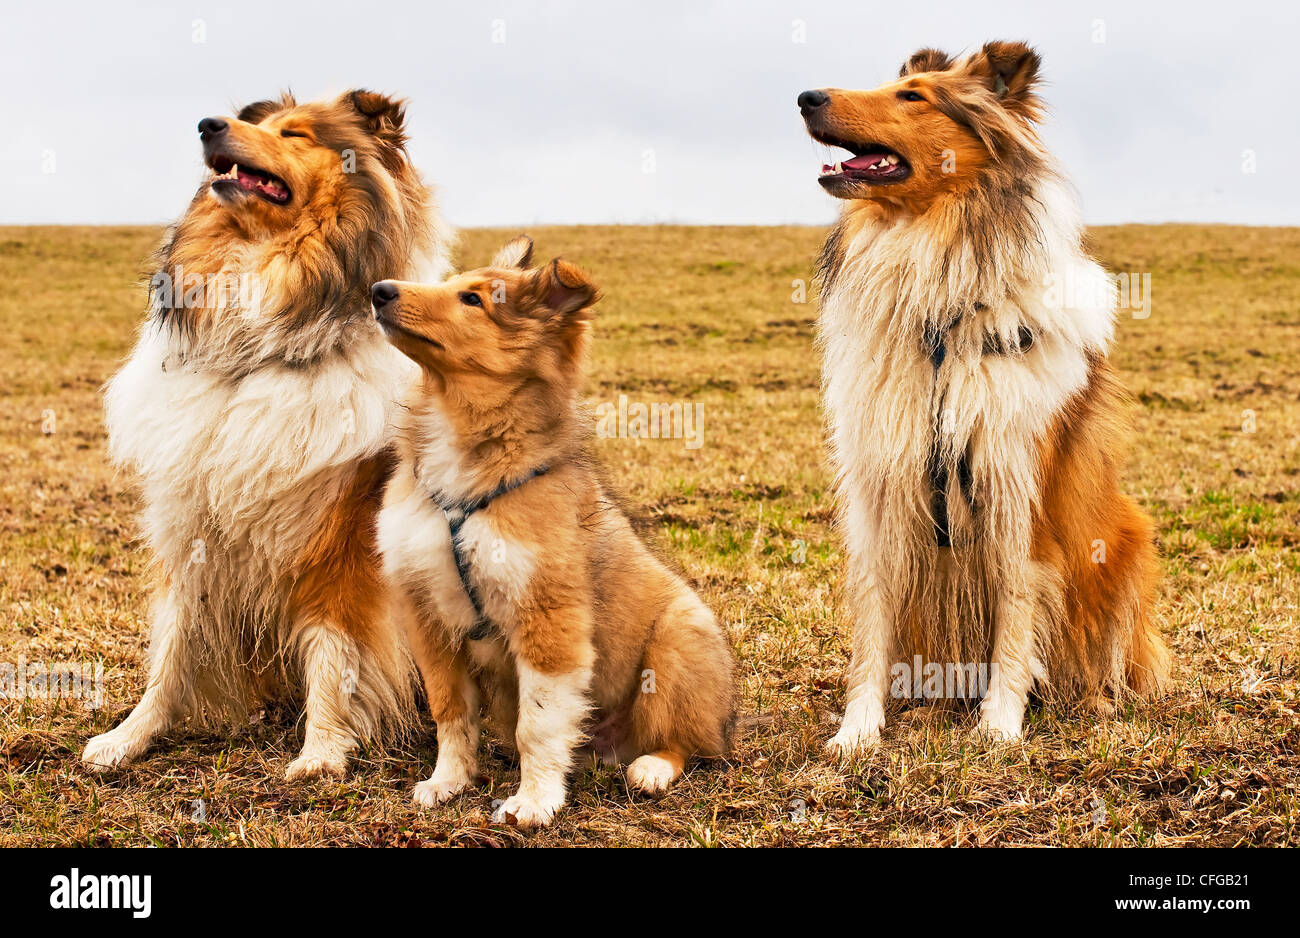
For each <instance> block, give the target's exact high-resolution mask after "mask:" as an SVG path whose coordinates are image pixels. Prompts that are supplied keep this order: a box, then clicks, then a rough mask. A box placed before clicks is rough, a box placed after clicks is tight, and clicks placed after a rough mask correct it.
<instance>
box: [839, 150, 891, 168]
mask: <svg viewBox="0 0 1300 938" xmlns="http://www.w3.org/2000/svg"><path fill="white" fill-rule="evenodd" d="M886 155H887V154H885V153H863V154H862V155H861V156H855V157H853V159H851V160H845V161H844V162H843V163H841V164H840V165H841V166H843V167H844V168H845V169H867V168H868V167H870V166H872V165H874V164H876V163H879V162H880V158H881V157H883V156H886Z"/></svg>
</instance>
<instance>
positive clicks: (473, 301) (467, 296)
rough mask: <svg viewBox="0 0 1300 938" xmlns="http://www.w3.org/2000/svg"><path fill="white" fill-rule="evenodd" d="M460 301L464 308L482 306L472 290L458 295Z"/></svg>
mask: <svg viewBox="0 0 1300 938" xmlns="http://www.w3.org/2000/svg"><path fill="white" fill-rule="evenodd" d="M460 301H461V302H462V303H464V304H465V305H466V306H482V305H483V300H482V299H480V298H479V295H478V294H477V293H475V292H473V291H472V290H464V291H462V292H461V294H460Z"/></svg>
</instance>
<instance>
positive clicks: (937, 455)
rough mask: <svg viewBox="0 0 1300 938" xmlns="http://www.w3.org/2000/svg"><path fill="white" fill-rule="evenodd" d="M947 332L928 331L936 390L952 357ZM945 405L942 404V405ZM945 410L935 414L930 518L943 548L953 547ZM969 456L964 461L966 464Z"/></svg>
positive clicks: (931, 453) (936, 541)
mask: <svg viewBox="0 0 1300 938" xmlns="http://www.w3.org/2000/svg"><path fill="white" fill-rule="evenodd" d="M955 324H956V323H955V322H954V323H952V324H950V325H949V326H948V327H947V328H946V329H944V330H942V331H940V330H938V329H932V330H927V333H928V334H927V336H926V344H927V345H928V346H929V352H930V366H931V368H933V369H934V388H935V391H936V392H937V391H938V388H939V369H940V368H941V367H942V366H943V360H944V359H945V358H947V357H948V331H949V330H950V329H951V328H952V327H953V325H955ZM939 403H940V404H942V401H940V402H939ZM942 420H943V408H942V406H940V407H939V408H938V412H937V413H936V414H935V421H936V424H935V428H934V434H933V435H932V436H931V438H930V517H931V518H932V519H933V520H934V542H935V544H936V545H938V546H939V547H951V546H952V536H951V534H950V533H949V530H948V466H947V464H946V463H945V462H944V461H943V452H942V448H941V447H940V445H939V441H940V435H941V433H942V429H943V428H942ZM965 461H966V458H965V456H963V457H962V462H965Z"/></svg>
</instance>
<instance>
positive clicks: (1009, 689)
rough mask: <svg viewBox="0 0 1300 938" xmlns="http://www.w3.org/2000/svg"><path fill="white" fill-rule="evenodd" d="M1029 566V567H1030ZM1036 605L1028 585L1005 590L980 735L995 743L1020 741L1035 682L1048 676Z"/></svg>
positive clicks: (981, 710) (997, 622)
mask: <svg viewBox="0 0 1300 938" xmlns="http://www.w3.org/2000/svg"><path fill="white" fill-rule="evenodd" d="M1026 566H1028V564H1026ZM1034 611H1035V602H1034V596H1033V593H1032V592H1031V591H1030V589H1029V586H1028V584H1027V583H1017V584H1015V585H1014V586H1013V587H1011V588H1010V589H1007V590H1004V591H1003V593H1002V595H1001V597H1000V599H999V601H998V607H997V610H996V612H995V613H994V615H995V619H994V628H993V662H992V665H993V667H992V671H993V673H992V675H991V677H990V679H989V686H988V692H987V693H986V694H985V695H984V700H983V702H982V703H981V704H980V722H979V732H981V733H983V734H985V735H987V736H989V737H990V738H992V739H994V740H999V741H1002V740H1014V739H1019V738H1020V731H1021V727H1022V726H1023V725H1024V721H1025V709H1026V707H1028V706H1029V691H1030V690H1031V689H1032V688H1033V686H1034V679H1035V678H1036V677H1040V676H1042V675H1043V674H1044V671H1043V667H1042V664H1041V663H1040V662H1039V660H1038V648H1037V643H1036V641H1035V636H1034Z"/></svg>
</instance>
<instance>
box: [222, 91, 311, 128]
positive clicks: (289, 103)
mask: <svg viewBox="0 0 1300 938" xmlns="http://www.w3.org/2000/svg"><path fill="white" fill-rule="evenodd" d="M297 106H298V102H297V101H295V100H294V99H293V94H292V93H291V92H288V91H285V92H283V93H282V94H281V95H280V99H279V100H278V101H273V100H269V99H268V100H266V101H254V102H253V103H252V104H245V105H244V106H243V107H242V108H240V109H239V112H238V113H237V114H235V118H236V119H237V120H241V121H244V122H245V123H248V124H260V123H262V121H264V120H266V119H267V118H268V117H270V116H271V115H272V114H274V113H275V112H276V111H287V110H289V108H291V107H297Z"/></svg>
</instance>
